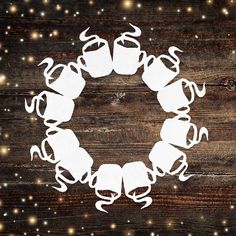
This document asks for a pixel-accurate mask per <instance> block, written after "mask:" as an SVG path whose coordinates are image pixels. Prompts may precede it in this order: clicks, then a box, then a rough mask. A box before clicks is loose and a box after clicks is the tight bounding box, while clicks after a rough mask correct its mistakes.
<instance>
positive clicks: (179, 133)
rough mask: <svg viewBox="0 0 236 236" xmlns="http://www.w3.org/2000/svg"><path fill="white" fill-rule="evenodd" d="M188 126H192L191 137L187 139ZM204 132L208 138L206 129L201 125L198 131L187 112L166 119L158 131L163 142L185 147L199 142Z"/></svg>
mask: <svg viewBox="0 0 236 236" xmlns="http://www.w3.org/2000/svg"><path fill="white" fill-rule="evenodd" d="M183 119H184V120H183ZM186 119H187V120H186ZM190 128H193V137H192V139H188V140H187V135H188V132H189V130H190ZM204 134H205V136H206V138H207V139H208V130H207V129H206V128H205V127H202V128H201V129H200V130H199V131H198V129H197V126H196V125H195V124H193V123H190V116H188V115H187V114H182V115H181V114H179V115H178V116H175V117H174V118H172V119H166V120H165V122H164V124H163V126H162V128H161V132H160V136H161V139H162V140H163V141H164V142H166V143H170V144H173V145H176V146H179V147H183V148H187V149H189V148H191V147H192V146H194V145H195V144H197V143H199V142H200V141H201V139H202V136H203V135H204ZM188 142H189V143H188Z"/></svg>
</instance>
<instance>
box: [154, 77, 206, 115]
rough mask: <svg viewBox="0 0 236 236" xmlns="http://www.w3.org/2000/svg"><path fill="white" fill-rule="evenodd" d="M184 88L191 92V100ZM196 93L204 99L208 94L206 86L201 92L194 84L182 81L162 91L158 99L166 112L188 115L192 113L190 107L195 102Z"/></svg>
mask: <svg viewBox="0 0 236 236" xmlns="http://www.w3.org/2000/svg"><path fill="white" fill-rule="evenodd" d="M184 84H185V85H184ZM183 86H184V87H185V88H187V87H188V89H189V90H190V93H191V98H190V100H189V99H188V98H187V96H186V95H185V93H184V90H183ZM195 93H196V94H197V95H198V97H203V96H204V95H205V93H206V88H205V84H203V88H202V90H199V89H198V87H197V85H196V84H195V83H194V82H191V81H188V80H186V79H180V80H178V81H176V82H174V83H172V84H170V85H167V86H166V87H165V88H163V89H162V90H160V91H159V92H158V94H157V99H158V101H159V103H160V105H161V106H162V108H163V110H164V111H165V112H175V113H177V114H178V113H181V112H184V113H188V112H189V111H190V107H189V105H190V104H191V103H192V102H193V101H194V98H195Z"/></svg>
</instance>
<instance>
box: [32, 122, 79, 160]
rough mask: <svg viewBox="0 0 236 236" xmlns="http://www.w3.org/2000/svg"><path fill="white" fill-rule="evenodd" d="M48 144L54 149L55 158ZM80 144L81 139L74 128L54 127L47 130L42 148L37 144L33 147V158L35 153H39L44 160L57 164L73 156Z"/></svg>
mask: <svg viewBox="0 0 236 236" xmlns="http://www.w3.org/2000/svg"><path fill="white" fill-rule="evenodd" d="M50 132H52V134H50ZM46 144H48V145H49V146H50V148H51V149H52V151H53V158H52V153H47V150H46ZM79 146H80V143H79V140H78V139H77V137H76V135H75V134H74V132H73V131H72V130H70V129H60V128H57V127H53V128H51V129H50V130H49V131H48V130H47V138H45V139H44V140H43V141H42V143H41V150H40V148H39V147H38V146H36V145H34V146H32V147H31V149H30V155H31V160H33V155H34V153H37V154H38V155H39V157H40V158H41V159H42V160H44V161H48V162H50V163H52V164H55V163H57V162H59V161H61V160H64V159H68V158H69V157H70V156H73V153H74V152H76V150H78V148H79Z"/></svg>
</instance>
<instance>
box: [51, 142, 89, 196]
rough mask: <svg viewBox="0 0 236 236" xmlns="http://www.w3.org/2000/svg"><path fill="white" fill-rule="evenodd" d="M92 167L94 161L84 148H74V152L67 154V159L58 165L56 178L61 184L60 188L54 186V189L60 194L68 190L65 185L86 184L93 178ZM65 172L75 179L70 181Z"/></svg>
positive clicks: (63, 159)
mask: <svg viewBox="0 0 236 236" xmlns="http://www.w3.org/2000/svg"><path fill="white" fill-rule="evenodd" d="M92 165H93V159H92V158H91V156H90V155H89V154H88V152H87V151H86V150H85V149H84V148H81V147H78V146H77V147H76V148H73V150H70V152H69V153H68V154H67V157H66V158H62V159H61V160H60V161H59V162H58V163H57V164H56V167H55V170H56V175H55V178H56V180H57V182H58V183H59V184H60V187H55V186H53V188H55V189H56V190H58V191H60V192H65V191H66V190H67V186H66V185H65V183H68V184H75V183H76V182H78V181H80V183H82V184H85V183H86V182H88V180H89V179H90V177H91V167H92ZM65 170H67V171H68V172H69V173H70V175H71V176H72V177H73V180H70V179H68V178H67V177H65V176H64V175H63V172H64V171H65ZM62 181H63V182H65V183H63V182H62Z"/></svg>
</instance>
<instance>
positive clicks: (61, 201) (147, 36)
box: [0, 1, 236, 236]
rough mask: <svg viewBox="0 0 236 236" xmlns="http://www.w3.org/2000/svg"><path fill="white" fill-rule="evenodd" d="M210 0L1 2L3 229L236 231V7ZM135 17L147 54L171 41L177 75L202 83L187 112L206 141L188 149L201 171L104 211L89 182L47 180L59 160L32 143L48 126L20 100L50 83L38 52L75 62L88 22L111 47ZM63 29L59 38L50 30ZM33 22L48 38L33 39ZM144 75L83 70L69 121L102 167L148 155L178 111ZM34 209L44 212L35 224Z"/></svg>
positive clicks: (159, 232)
mask: <svg viewBox="0 0 236 236" xmlns="http://www.w3.org/2000/svg"><path fill="white" fill-rule="evenodd" d="M207 2H208V1H140V2H137V1H134V2H133V5H132V7H131V8H130V9H124V8H123V7H122V3H121V2H120V1H114V2H112V1H94V4H89V1H50V2H49V3H48V4H43V3H42V1H12V2H11V3H12V4H15V5H16V6H17V12H16V13H11V11H10V12H8V13H6V11H7V10H8V9H9V7H10V6H11V4H10V2H9V1H1V3H0V12H1V15H0V30H1V34H0V43H1V47H0V50H1V61H0V73H1V74H4V75H5V76H6V83H3V84H1V85H0V127H1V129H0V131H1V137H0V145H1V147H2V148H4V147H7V148H9V152H8V153H7V155H4V152H1V156H0V186H1V188H0V235H24V233H25V235H67V234H70V233H71V234H74V235H160V236H162V235H189V236H191V235H236V222H235V219H236V213H235V211H236V209H235V204H236V181H235V177H236V165H235V157H236V93H235V87H236V76H235V73H236V70H235V68H236V51H235V53H234V50H236V28H235V26H236V8H235V4H234V3H230V1H213V3H212V4H210V3H209V4H207ZM210 2H211V1H210ZM137 3H141V7H140V8H138V7H137V5H136V4H137ZM56 4H60V5H61V7H62V9H61V10H60V11H56V10H55V6H56ZM158 7H159V8H158ZM160 7H162V8H160ZM189 7H191V9H192V11H191V10H189ZM30 8H34V13H33V14H30V13H29V9H30ZM223 8H227V10H228V11H229V14H228V15H227V14H224V10H223V12H222V9H223ZM66 9H68V10H69V13H68V14H66V13H65V10H66ZM101 9H104V10H103V11H102V10H101ZM178 9H180V10H181V12H179V13H178V12H177V10H178ZM77 10H78V11H79V14H78V15H77V16H76V17H74V16H73V14H74V13H75V12H76V11H77ZM42 11H43V12H45V13H46V14H45V16H42V15H41V14H40V13H41V12H42ZM99 11H100V12H101V14H100V15H99ZM21 14H24V16H21ZM202 15H205V17H206V19H203V18H204V17H202ZM124 17H126V18H124ZM125 19H126V20H125ZM128 23H132V24H135V25H137V26H139V27H140V29H141V30H142V36H141V37H140V39H139V40H140V43H141V47H142V49H143V50H146V52H147V53H148V54H154V55H159V54H161V53H167V49H168V48H169V47H170V46H172V45H175V46H177V47H178V48H180V49H182V50H183V53H181V54H179V57H180V59H181V64H180V68H181V73H180V75H179V76H178V78H182V77H184V78H186V79H189V80H192V81H194V82H196V83H197V84H199V85H201V84H202V83H203V82H205V83H206V88H207V93H206V95H205V97H203V98H197V99H195V101H194V103H193V104H192V105H191V112H190V115H191V117H192V122H194V123H195V124H196V125H197V126H198V127H201V126H206V127H207V128H208V130H209V141H208V142H206V140H203V141H202V142H201V143H200V144H199V145H196V146H194V147H193V148H191V149H190V150H187V151H186V154H187V158H188V163H189V168H188V173H189V174H195V176H194V177H192V178H190V179H189V181H187V182H183V183H182V182H179V181H178V178H177V177H171V176H165V177H164V178H161V179H158V180H157V183H156V184H155V185H153V187H152V192H151V193H150V196H151V197H152V198H153V203H152V205H151V206H149V207H148V208H146V209H143V210H140V207H141V206H140V205H139V204H135V203H133V202H132V201H131V200H130V199H128V198H126V197H125V196H124V194H123V195H122V197H121V198H120V199H119V200H117V201H116V202H115V203H114V204H113V205H111V206H108V207H106V209H107V210H108V212H109V213H108V214H105V213H102V212H99V211H98V210H96V208H95V206H94V204H95V202H96V201H97V200H98V198H97V197H96V195H95V194H94V191H93V190H92V189H90V188H89V187H88V186H87V185H81V184H79V183H78V184H76V185H73V186H68V187H69V190H68V191H67V192H66V193H59V192H57V191H55V190H54V189H53V188H51V186H52V185H54V184H55V179H54V174H55V172H54V166H53V165H51V164H49V163H47V162H43V161H42V160H40V159H35V160H34V161H32V162H31V161H30V154H29V149H30V147H31V145H33V144H40V142H41V140H42V139H43V138H44V137H45V127H44V125H43V121H42V119H40V118H38V119H37V120H34V118H32V115H30V114H27V113H26V112H25V109H24V98H25V97H26V98H27V99H31V98H32V95H30V94H32V92H31V91H34V92H35V94H38V93H40V92H41V91H42V90H44V89H46V86H45V82H44V79H43V67H37V64H38V63H39V62H40V61H41V60H42V59H44V58H45V57H48V56H50V57H52V58H53V59H54V60H55V61H56V62H57V63H68V62H70V61H75V60H76V57H77V56H78V55H80V54H81V48H82V46H83V43H81V42H80V41H79V33H80V32H81V31H82V30H84V29H85V28H87V27H88V26H91V30H90V32H91V33H96V34H98V35H99V36H101V37H103V38H105V39H106V40H108V41H109V44H110V45H111V47H112V42H113V40H114V39H115V38H116V37H117V36H119V34H120V33H121V32H125V31H127V30H129V29H130V27H129V26H128ZM8 26H10V29H9V27H8ZM7 27H8V28H7ZM55 29H56V30H58V32H59V34H58V36H57V37H49V34H50V32H52V31H53V30H55ZM5 31H7V32H8V33H7V34H6V33H5ZM33 31H37V32H40V33H42V34H43V37H42V38H39V39H37V40H33V39H31V38H30V35H31V33H32V32H33ZM21 38H23V39H24V42H20V39H21ZM73 44H74V45H73ZM6 49H7V51H6ZM30 56H32V57H33V61H32V62H30V59H29V57H30ZM22 57H25V60H24V59H22ZM141 73H142V68H141V69H140V70H139V71H138V73H137V74H136V75H134V76H129V77H126V76H119V75H116V74H115V73H112V74H111V75H110V76H107V77H105V78H100V79H93V78H91V77H89V75H88V74H86V73H84V77H85V79H86V88H85V89H84V91H83V92H82V94H81V96H80V97H79V98H78V99H76V109H75V112H74V115H73V117H72V120H71V121H70V122H68V123H66V124H63V125H62V127H67V128H71V129H73V130H74V132H75V133H76V135H77V137H78V139H79V140H80V143H81V146H82V147H84V148H86V150H87V151H88V152H89V153H90V154H91V156H92V157H93V159H94V170H96V169H97V168H98V167H99V165H101V164H102V163H117V164H120V165H123V164H124V163H126V162H132V161H136V160H142V161H144V162H145V163H146V164H147V165H150V164H149V162H148V153H149V152H150V149H151V148H152V146H153V145H154V143H155V142H157V141H158V140H160V137H159V133H160V128H161V126H162V123H163V122H164V120H165V119H166V118H167V117H173V116H174V114H171V113H169V114H167V113H165V112H164V111H163V110H162V108H161V107H160V105H159V104H158V102H157V99H156V93H155V92H151V91H150V90H149V89H148V88H147V87H146V86H145V84H144V83H143V82H142V80H141ZM178 78H177V79H178ZM8 109H9V110H8ZM34 117H36V114H34ZM7 134H8V135H9V137H8V136H7ZM174 186H175V187H174ZM30 196H32V197H30ZM14 209H18V211H19V212H18V213H16V212H17V210H15V211H14ZM32 216H34V217H36V218H37V223H36V224H33V225H31V224H30V222H29V219H30V218H29V217H32ZM45 221H47V223H45Z"/></svg>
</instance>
